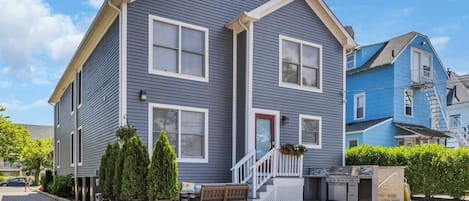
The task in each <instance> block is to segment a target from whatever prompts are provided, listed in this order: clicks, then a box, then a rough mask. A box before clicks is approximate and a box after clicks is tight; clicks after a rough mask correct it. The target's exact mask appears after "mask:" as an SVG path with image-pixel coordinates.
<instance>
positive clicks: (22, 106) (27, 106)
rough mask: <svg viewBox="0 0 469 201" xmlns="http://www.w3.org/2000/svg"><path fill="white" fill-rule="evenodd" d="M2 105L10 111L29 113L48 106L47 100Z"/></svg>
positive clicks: (4, 103) (0, 103) (13, 102)
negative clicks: (28, 111)
mask: <svg viewBox="0 0 469 201" xmlns="http://www.w3.org/2000/svg"><path fill="white" fill-rule="evenodd" d="M0 105H1V106H3V107H5V108H7V110H8V111H27V110H31V109H34V108H41V107H44V106H47V105H48V104H47V100H46V99H42V100H36V101H34V102H31V103H24V102H22V101H18V100H15V101H12V102H0Z"/></svg>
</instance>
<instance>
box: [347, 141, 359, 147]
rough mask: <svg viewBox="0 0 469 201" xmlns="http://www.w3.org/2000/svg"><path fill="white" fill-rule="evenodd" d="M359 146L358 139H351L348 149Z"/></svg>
mask: <svg viewBox="0 0 469 201" xmlns="http://www.w3.org/2000/svg"><path fill="white" fill-rule="evenodd" d="M356 146H358V140H357V139H351V140H349V141H348V147H349V148H352V147H356Z"/></svg>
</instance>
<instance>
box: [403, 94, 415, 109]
mask: <svg viewBox="0 0 469 201" xmlns="http://www.w3.org/2000/svg"><path fill="white" fill-rule="evenodd" d="M413 106H414V92H413V91H412V89H405V90H404V107H405V108H404V110H405V115H406V116H412V114H413Z"/></svg>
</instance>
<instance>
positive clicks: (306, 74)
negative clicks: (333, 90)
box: [279, 36, 322, 92]
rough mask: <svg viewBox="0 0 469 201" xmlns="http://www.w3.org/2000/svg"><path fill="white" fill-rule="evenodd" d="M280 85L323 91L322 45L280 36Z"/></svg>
mask: <svg viewBox="0 0 469 201" xmlns="http://www.w3.org/2000/svg"><path fill="white" fill-rule="evenodd" d="M279 58H280V65H279V66H280V69H279V71H280V76H279V81H280V83H279V85H280V86H282V87H288V88H296V89H301V90H308V91H314V92H322V46H321V45H318V44H313V43H309V42H305V41H301V40H297V39H293V38H289V37H285V36H280V55H279Z"/></svg>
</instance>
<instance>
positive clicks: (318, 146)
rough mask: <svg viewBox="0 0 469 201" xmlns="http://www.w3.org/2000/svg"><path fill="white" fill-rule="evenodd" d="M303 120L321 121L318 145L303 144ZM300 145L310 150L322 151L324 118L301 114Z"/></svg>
mask: <svg viewBox="0 0 469 201" xmlns="http://www.w3.org/2000/svg"><path fill="white" fill-rule="evenodd" d="M303 119H310V120H319V134H318V144H304V143H303V134H302V130H303V125H302V122H303ZM298 144H302V145H304V146H305V147H306V148H308V149H322V117H320V116H313V115H305V114H300V115H299V118H298Z"/></svg>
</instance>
